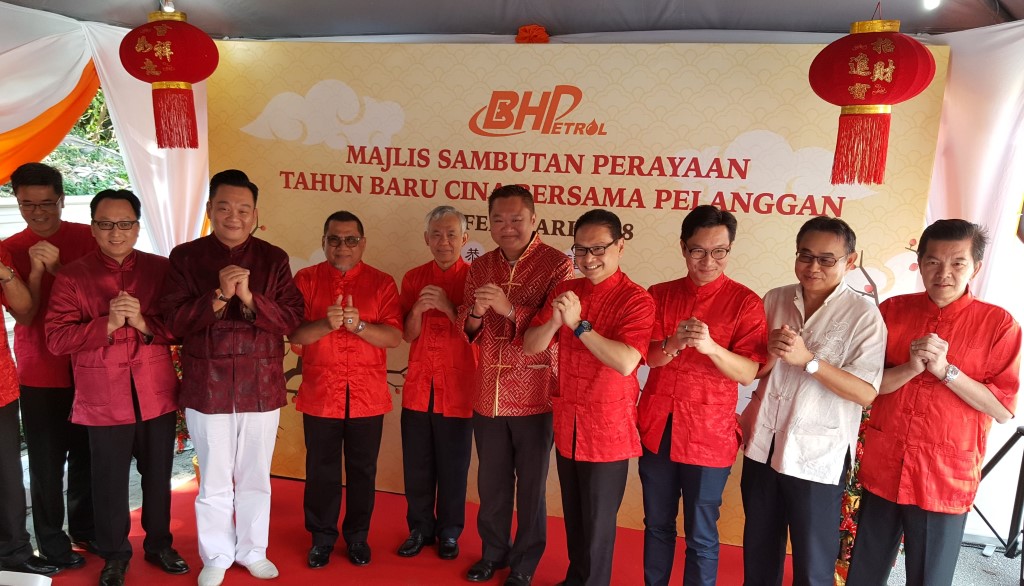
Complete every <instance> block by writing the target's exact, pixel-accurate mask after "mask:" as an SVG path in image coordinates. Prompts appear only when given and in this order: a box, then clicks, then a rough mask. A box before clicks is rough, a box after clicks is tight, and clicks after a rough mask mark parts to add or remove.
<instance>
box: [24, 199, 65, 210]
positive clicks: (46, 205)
mask: <svg viewBox="0 0 1024 586" xmlns="http://www.w3.org/2000/svg"><path fill="white" fill-rule="evenodd" d="M59 203H60V201H59V200H58V201H44V202H43V203H22V202H20V201H19V202H18V207H19V208H20V209H22V210H23V211H26V212H34V211H36V210H37V209H41V210H43V211H45V212H52V211H53V210H55V209H57V204H59Z"/></svg>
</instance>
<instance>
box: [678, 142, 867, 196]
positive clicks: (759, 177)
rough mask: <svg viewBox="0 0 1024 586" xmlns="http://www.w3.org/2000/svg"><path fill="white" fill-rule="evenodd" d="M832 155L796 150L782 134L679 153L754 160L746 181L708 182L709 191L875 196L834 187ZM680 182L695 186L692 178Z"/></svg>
mask: <svg viewBox="0 0 1024 586" xmlns="http://www.w3.org/2000/svg"><path fill="white" fill-rule="evenodd" d="M832 155H833V153H832V152H831V151H828V150H826V149H823V148H819V147H805V148H802V149H796V150H793V147H792V146H790V144H789V142H788V141H787V140H786V138H785V137H783V136H782V135H780V134H777V133H775V132H771V131H769V130H752V131H750V132H744V133H743V134H741V135H739V136H737V137H736V139H735V140H733V141H732V142H731V143H729V144H728V145H726V146H725V147H721V146H713V147H708V148H706V149H703V150H696V149H687V150H683V151H680V152H678V153H676V156H680V157H692V158H697V159H699V160H702V161H705V160H712V159H715V158H720V159H736V160H738V161H742V160H744V159H749V160H750V165H749V167H748V169H747V173H746V178H741V177H738V176H737V177H735V178H733V179H706V180H705V191H707V192H711V193H714V192H716V191H724V192H731V191H739V192H747V191H755V190H756V191H757V192H769V193H796V194H799V195H803V194H812V193H813V194H815V195H841V196H843V197H845V198H846V199H861V198H864V197H868V196H870V195H874V194H875V191H874V190H873V189H871V188H870V187H869V186H866V185H839V186H837V185H832V183H831V181H830V178H831V176H832ZM680 182H682V183H686V184H687V185H691V186H692V185H693V183H694V181H693V179H692V178H687V179H680Z"/></svg>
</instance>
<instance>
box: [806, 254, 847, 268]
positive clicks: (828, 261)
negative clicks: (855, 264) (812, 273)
mask: <svg viewBox="0 0 1024 586" xmlns="http://www.w3.org/2000/svg"><path fill="white" fill-rule="evenodd" d="M848 256H850V253H846V254H844V255H843V256H838V257H837V256H814V255H813V254H807V253H806V252H799V251H798V252H797V253H796V260H797V262H802V263H804V264H805V265H809V264H811V263H812V262H814V261H818V264H819V265H821V266H823V267H825V268H828V267H834V266H836V263H837V262H839V261H841V260H843V259H844V258H846V257H848Z"/></svg>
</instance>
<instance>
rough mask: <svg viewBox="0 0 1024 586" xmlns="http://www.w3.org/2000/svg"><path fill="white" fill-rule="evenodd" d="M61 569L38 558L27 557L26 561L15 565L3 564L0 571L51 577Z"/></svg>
mask: <svg viewBox="0 0 1024 586" xmlns="http://www.w3.org/2000/svg"><path fill="white" fill-rule="evenodd" d="M62 569H63V568H60V567H58V566H55V565H53V564H51V563H49V562H48V561H46V560H44V559H43V558H41V557H39V556H34V555H33V556H29V557H28V559H26V560H25V561H23V562H21V563H17V564H4V565H3V566H0V570H6V571H8V572H21V573H22V574H39V575H40V576H52V575H54V574H56V573H58V572H60V571H61V570H62Z"/></svg>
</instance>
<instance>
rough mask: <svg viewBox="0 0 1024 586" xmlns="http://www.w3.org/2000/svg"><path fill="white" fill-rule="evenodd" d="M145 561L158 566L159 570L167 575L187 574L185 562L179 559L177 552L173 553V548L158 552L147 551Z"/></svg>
mask: <svg viewBox="0 0 1024 586" xmlns="http://www.w3.org/2000/svg"><path fill="white" fill-rule="evenodd" d="M146 561H147V562H149V563H151V564H155V565H157V566H160V569H161V570H163V571H165V572H167V573H168V574H187V573H188V564H187V563H185V560H183V559H181V556H180V555H178V552H176V551H174V548H173V547H168V548H167V549H163V550H160V551H156V552H153V551H147V552H146Z"/></svg>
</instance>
